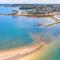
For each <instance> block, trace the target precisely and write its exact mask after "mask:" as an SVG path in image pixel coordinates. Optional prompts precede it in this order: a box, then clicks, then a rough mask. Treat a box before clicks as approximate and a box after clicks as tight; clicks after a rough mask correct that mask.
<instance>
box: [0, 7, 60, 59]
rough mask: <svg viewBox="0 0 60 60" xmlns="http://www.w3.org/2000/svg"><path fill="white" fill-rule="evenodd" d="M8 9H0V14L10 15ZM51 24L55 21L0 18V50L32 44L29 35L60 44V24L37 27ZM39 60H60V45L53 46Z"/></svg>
mask: <svg viewBox="0 0 60 60" xmlns="http://www.w3.org/2000/svg"><path fill="white" fill-rule="evenodd" d="M10 9H11V8H8V9H7V10H8V11H7V10H6V9H5V8H0V13H10V11H11V10H10ZM53 22H55V21H53V20H51V19H49V18H37V17H25V16H0V50H2V49H3V50H4V49H9V48H16V47H23V46H28V45H29V44H33V43H34V42H35V41H36V40H34V39H33V37H31V36H30V33H32V34H34V35H37V36H40V37H42V38H43V40H44V41H47V42H49V41H50V40H51V41H52V40H54V41H55V40H56V41H58V42H60V41H59V40H60V24H56V25H53V26H50V27H43V26H38V24H49V23H53ZM38 60H39V59H38ZM41 60H60V43H58V44H55V46H54V47H53V49H52V50H51V51H49V53H48V54H46V56H45V57H43V58H42V59H41Z"/></svg>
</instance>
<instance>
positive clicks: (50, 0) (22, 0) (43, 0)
mask: <svg viewBox="0 0 60 60" xmlns="http://www.w3.org/2000/svg"><path fill="white" fill-rule="evenodd" d="M1 3H7V4H9V3H12V4H15V3H20V4H22V3H23V4H24V3H28V4H29V3H30V4H31V3H34V4H35V3H58V4H59V3H60V0H0V4H1Z"/></svg>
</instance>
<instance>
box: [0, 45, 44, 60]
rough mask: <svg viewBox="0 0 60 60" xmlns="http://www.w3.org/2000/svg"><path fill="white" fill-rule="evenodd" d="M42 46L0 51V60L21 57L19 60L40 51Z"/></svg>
mask: <svg viewBox="0 0 60 60" xmlns="http://www.w3.org/2000/svg"><path fill="white" fill-rule="evenodd" d="M43 46H44V45H43V44H40V45H34V46H33V45H32V46H28V47H23V48H16V49H13V50H6V51H0V60H9V59H11V60H12V59H15V55H16V56H19V57H20V56H21V57H20V58H23V57H25V56H29V55H31V54H34V53H35V52H37V51H39V50H40V49H42V48H43ZM12 57H14V58H12Z"/></svg>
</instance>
